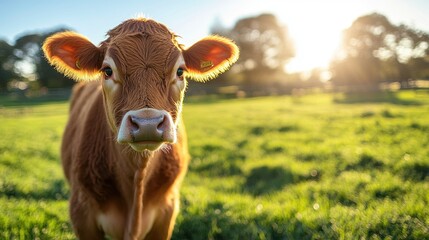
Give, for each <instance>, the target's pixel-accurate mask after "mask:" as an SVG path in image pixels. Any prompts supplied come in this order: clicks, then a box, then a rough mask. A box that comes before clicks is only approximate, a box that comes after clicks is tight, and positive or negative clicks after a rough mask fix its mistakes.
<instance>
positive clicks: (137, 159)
mask: <svg viewBox="0 0 429 240" xmlns="http://www.w3.org/2000/svg"><path fill="white" fill-rule="evenodd" d="M124 150H125V151H126V149H123V150H122V151H124ZM126 155H128V156H127V157H125V158H123V159H121V160H119V161H118V169H117V170H118V171H117V173H118V175H120V176H118V177H119V178H121V181H119V184H121V186H120V188H121V190H120V191H121V193H122V196H123V197H124V200H125V202H126V203H127V206H128V216H127V218H128V219H127V226H126V232H125V236H124V239H134V238H135V237H136V236H139V235H140V234H141V233H140V232H139V231H140V227H139V226H141V221H142V213H143V207H144V206H143V199H144V191H145V186H146V182H147V180H148V176H147V175H148V174H147V173H148V172H150V170H148V168H150V166H149V165H150V159H151V158H153V154H139V153H135V152H129V153H128V154H126Z"/></svg>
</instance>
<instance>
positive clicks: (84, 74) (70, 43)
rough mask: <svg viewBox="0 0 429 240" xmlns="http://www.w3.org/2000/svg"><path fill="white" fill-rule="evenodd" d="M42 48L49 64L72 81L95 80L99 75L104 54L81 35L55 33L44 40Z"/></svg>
mask: <svg viewBox="0 0 429 240" xmlns="http://www.w3.org/2000/svg"><path fill="white" fill-rule="evenodd" d="M42 48H43V52H44V53H45V56H46V58H47V59H48V61H49V63H50V64H51V65H53V66H54V67H55V68H56V69H57V70H58V72H60V73H62V74H64V75H66V76H68V77H70V78H72V79H74V80H77V81H90V80H95V79H97V78H98V77H99V76H100V74H101V73H100V68H101V65H102V62H103V55H104V53H103V51H102V50H101V49H99V48H98V47H96V46H94V45H93V44H92V43H91V42H90V41H89V40H88V39H87V38H85V37H84V36H82V35H79V34H77V33H74V32H61V33H56V34H54V35H52V36H50V37H49V38H47V39H46V41H45V43H44V44H43V47H42Z"/></svg>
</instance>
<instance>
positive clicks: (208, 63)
mask: <svg viewBox="0 0 429 240" xmlns="http://www.w3.org/2000/svg"><path fill="white" fill-rule="evenodd" d="M211 67H213V62H212V61H210V60H207V61H201V64H200V68H201V69H203V70H207V69H209V68H211Z"/></svg>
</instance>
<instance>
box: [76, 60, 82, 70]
mask: <svg viewBox="0 0 429 240" xmlns="http://www.w3.org/2000/svg"><path fill="white" fill-rule="evenodd" d="M76 68H77V69H79V70H80V69H81V67H80V64H79V60H76Z"/></svg>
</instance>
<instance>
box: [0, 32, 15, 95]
mask: <svg viewBox="0 0 429 240" xmlns="http://www.w3.org/2000/svg"><path fill="white" fill-rule="evenodd" d="M13 51H14V48H13V46H11V45H9V43H7V42H6V41H4V40H0V90H5V89H6V88H7V85H8V83H9V81H11V80H12V79H14V78H18V74H16V72H15V71H14V64H15V60H16V59H15V58H14V55H13Z"/></svg>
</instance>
